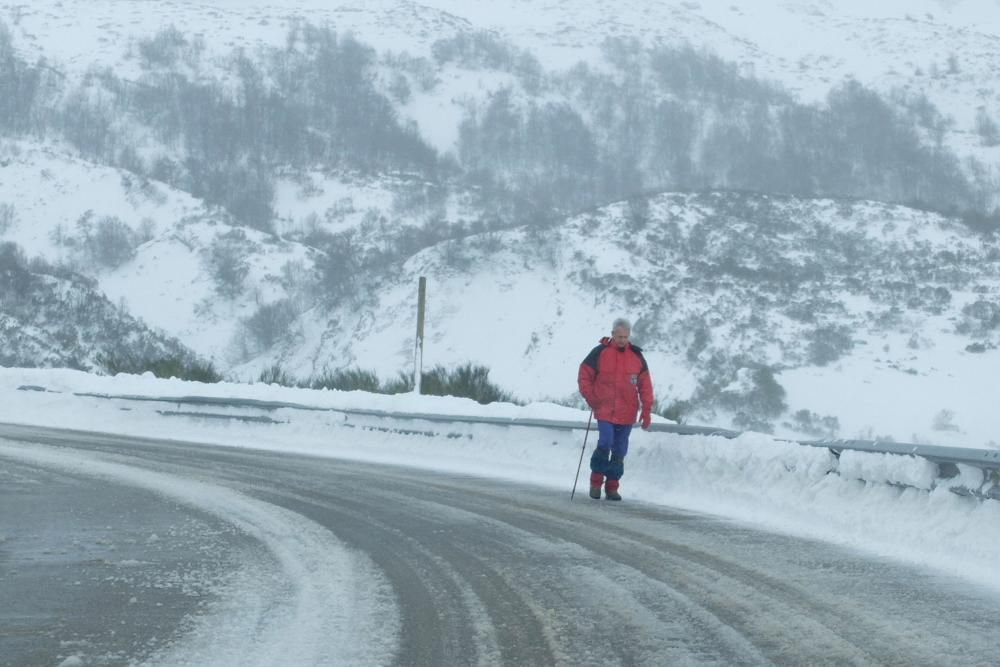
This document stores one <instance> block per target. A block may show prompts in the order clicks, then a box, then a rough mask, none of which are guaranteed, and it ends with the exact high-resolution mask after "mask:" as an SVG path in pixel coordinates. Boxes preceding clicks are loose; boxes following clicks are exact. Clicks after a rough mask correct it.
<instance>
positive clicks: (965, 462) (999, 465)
mask: <svg viewBox="0 0 1000 667" xmlns="http://www.w3.org/2000/svg"><path fill="white" fill-rule="evenodd" d="M18 389H22V390H33V391H47V390H46V389H45V388H44V387H35V386H22V387H18ZM74 395H75V396H86V397H92V398H103V399H118V400H127V401H148V402H159V403H172V404H176V405H200V406H215V407H220V408H253V409H260V410H267V411H274V410H281V409H290V410H309V411H318V412H340V413H344V414H354V415H365V416H371V417H377V418H391V419H404V420H419V421H430V422H459V423H465V424H489V425H493V426H522V427H528V428H552V429H560V430H584V429H585V428H586V422H585V421H584V420H582V419H581V420H580V421H575V420H555V419H533V418H525V417H489V416H482V415H443V414H430V413H418V412H390V411H386V410H366V409H359V408H327V407H318V406H312V405H303V404H300V403H291V402H286V401H264V400H258V399H251V398H221V397H216V396H139V395H129V394H98V393H89V392H74ZM196 414H198V413H192V414H191V416H195V415H196ZM200 416H213V417H229V418H233V419H247V418H246V417H245V416H237V415H222V414H205V413H200ZM259 421H266V420H263V419H261V420H259ZM649 430H650V431H653V432H661V433H673V434H676V435H704V436H718V437H723V438H728V439H733V438H736V437H738V436H739V435H741V432H740V431H732V430H729V429H723V428H714V427H710V426H693V425H688V424H655V423H654V424H652V425H650V427H649ZM779 440H781V438H779ZM786 442H794V443H796V444H799V445H803V446H808V447H825V448H827V449H829V450H830V451H831V452H833V454H834V455H835V456H837V457H839V456H840V454H841V452H843V451H857V452H866V453H870V454H891V455H895V456H911V457H919V458H923V459H925V460H927V461H930V462H932V463H935V464H937V466H938V473H939V478H940V479H951V478H953V477H956V476H957V475H958V474H959V473H960V470H959V466H970V467H973V468H977V469H979V470H981V471H982V472H983V484H982V486H980V487H979V488H978V489H968V488H965V487H955V488H953V489H952V490H953V491H955V492H956V493H958V494H960V495H973V496H977V497H983V498H992V499H995V500H1000V450H991V449H976V448H971V447H942V446H940V445H919V444H910V443H900V442H886V441H869V440H786ZM991 481H992V486H990V483H991ZM987 487H989V488H987ZM984 489H985V490H984Z"/></svg>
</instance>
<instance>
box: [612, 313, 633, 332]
mask: <svg viewBox="0 0 1000 667" xmlns="http://www.w3.org/2000/svg"><path fill="white" fill-rule="evenodd" d="M615 329H625V331H628V332H629V333H632V325H631V324H630V323H629V321H628V320H626V319H625V318H624V317H619V318H617V319H615V321H614V322H612V323H611V333H614V332H615Z"/></svg>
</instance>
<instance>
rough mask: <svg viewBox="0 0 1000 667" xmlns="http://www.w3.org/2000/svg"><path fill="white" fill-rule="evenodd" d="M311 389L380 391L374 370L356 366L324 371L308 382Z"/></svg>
mask: <svg viewBox="0 0 1000 667" xmlns="http://www.w3.org/2000/svg"><path fill="white" fill-rule="evenodd" d="M309 385H310V387H312V388H313V389H339V390H340V391H370V392H373V393H379V392H380V389H381V388H380V386H379V380H378V375H376V374H375V372H374V371H366V370H361V369H358V368H348V369H345V370H337V371H329V370H328V371H324V372H323V374H322V375H319V376H318V377H315V378H313V380H312V382H310V383H309Z"/></svg>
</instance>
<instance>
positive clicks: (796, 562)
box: [0, 426, 1000, 665]
mask: <svg viewBox="0 0 1000 667" xmlns="http://www.w3.org/2000/svg"><path fill="white" fill-rule="evenodd" d="M0 438H7V439H6V440H5V439H0V600H3V605H2V606H0V663H2V664H4V665H36V664H37V665H58V664H60V663H61V662H62V663H63V664H66V665H74V664H80V665H90V664H98V665H99V664H129V663H147V664H192V665H194V664H198V665H207V664H225V665H237V664H238V665H251V664H259V665H270V664H352V665H357V664H362V665H363V664H408V665H465V664H487V665H493V664H506V665H529V664H537V665H591V664H592V665H607V664H628V665H666V664H677V665H682V664H699V665H700V664H709V665H711V664H716V665H732V664H741V665H744V664H745V665H754V664H781V665H790V664H796V665H801V664H835V665H849V664H857V665H870V664H886V665H940V664H951V665H993V664H997V663H998V662H1000V652H998V651H1000V649H998V648H997V643H996V634H995V631H996V627H997V618H1000V598H998V596H997V595H996V594H995V593H990V592H977V591H976V590H974V589H972V587H971V586H970V585H969V584H968V583H967V582H965V581H960V580H957V579H955V580H953V579H949V578H947V577H945V576H943V575H940V574H936V573H932V572H929V571H925V570H920V569H916V568H908V567H905V566H902V565H900V564H899V563H896V562H883V561H880V560H876V559H873V558H872V557H871V556H867V555H863V554H859V553H854V552H851V551H848V550H845V549H842V548H839V547H834V546H830V545H828V544H824V543H819V542H811V541H805V540H799V539H794V538H790V537H786V536H777V535H773V534H769V533H766V532H761V531H758V530H755V529H752V528H749V527H747V526H745V525H741V524H736V523H732V522H728V521H724V520H720V519H717V518H713V517H710V516H704V515H697V514H692V513H687V512H677V511H671V510H669V509H663V508H660V507H655V506H650V505H644V504H642V503H637V502H628V501H626V502H624V503H620V504H617V503H610V502H607V501H593V500H590V499H589V498H587V497H586V494H583V495H582V496H581V495H578V496H577V499H576V500H575V501H574V502H572V503H570V502H569V498H568V494H566V493H556V492H553V491H551V490H548V489H543V488H538V487H531V486H519V485H515V484H511V483H510V482H500V481H492V480H486V479H477V478H471V477H467V476H456V475H444V474H435V473H428V472H426V471H417V470H412V469H408V468H402V467H393V466H383V465H373V464H367V463H365V464H363V463H357V462H349V461H341V460H336V459H318V458H309V457H304V456H296V455H290V454H287V453H283V454H279V453H274V452H265V451H253V450H242V449H229V448H216V447H207V446H201V445H188V444H182V443H176V442H164V441H149V440H138V439H134V438H125V437H118V436H96V435H85V434H73V433H59V432H56V431H49V430H44V429H36V428H26V427H11V426H0ZM512 465H517V462H516V461H515V462H512Z"/></svg>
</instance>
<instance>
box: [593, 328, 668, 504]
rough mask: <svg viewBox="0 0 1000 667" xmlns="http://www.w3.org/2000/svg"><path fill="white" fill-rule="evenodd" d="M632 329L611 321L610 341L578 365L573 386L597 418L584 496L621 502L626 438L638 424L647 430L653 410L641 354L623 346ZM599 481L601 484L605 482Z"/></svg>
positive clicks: (627, 344)
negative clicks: (575, 383) (587, 490)
mask: <svg viewBox="0 0 1000 667" xmlns="http://www.w3.org/2000/svg"><path fill="white" fill-rule="evenodd" d="M631 331H632V325H631V324H629V321H628V320H626V319H621V318H619V319H616V320H615V321H614V323H613V324H612V325H611V337H610V338H608V337H604V338H602V339H601V344H600V345H598V346H597V347H595V348H594V349H593V350H591V351H590V354H588V355H587V358H586V359H584V360H583V363H581V364H580V372H579V374H578V376H577V384H578V385H579V387H580V393H581V394H582V395H583V397H584V398H585V399H586V401H587V405H589V406H590V407H591V409H592V410H593V411H594V417H596V418H597V449H595V450H594V454H593V455H592V456H591V457H590V497H591V498H595V499H598V498H600V497H601V486H602V485H603V486H604V494H605V497H606V498H607V499H608V500H621V499H622V497H621V495H620V494H619V493H618V486H619V480H620V479H621V478H622V474H624V472H625V455H626V454H627V453H628V438H629V435H630V434H631V433H632V426H633V424H635V417H636V415H637V414H640V408H641V414H640V418H639V423H640V424H641V425H642V428H644V429H647V428H649V424H650V410H651V408H652V406H653V380H652V378H651V377H650V375H649V367H648V366H647V365H646V358H645V357H643V356H642V350H641V349H639V348H638V347H637V346H635V345H632V344H631V343H630V342H629V335H630V334H631ZM605 479H606V480H607V481H605Z"/></svg>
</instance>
